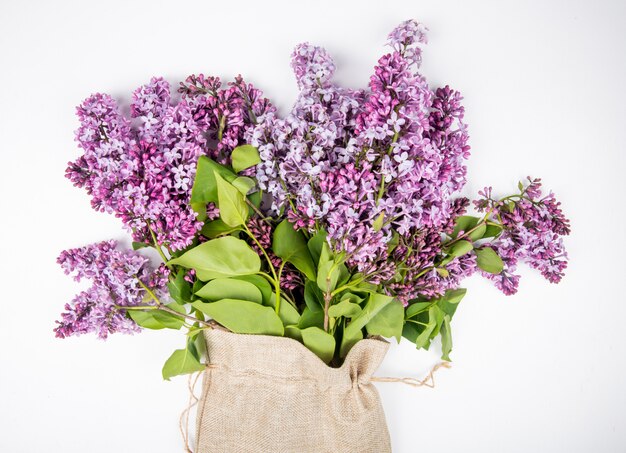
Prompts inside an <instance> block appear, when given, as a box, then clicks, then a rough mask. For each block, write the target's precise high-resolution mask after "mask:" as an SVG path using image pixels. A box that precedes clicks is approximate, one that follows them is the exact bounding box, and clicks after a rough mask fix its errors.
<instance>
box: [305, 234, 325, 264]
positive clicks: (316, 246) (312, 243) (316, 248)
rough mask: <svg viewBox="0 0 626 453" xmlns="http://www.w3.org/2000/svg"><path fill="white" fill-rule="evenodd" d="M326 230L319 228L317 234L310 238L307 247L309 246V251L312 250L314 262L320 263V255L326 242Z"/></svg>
mask: <svg viewBox="0 0 626 453" xmlns="http://www.w3.org/2000/svg"><path fill="white" fill-rule="evenodd" d="M326 236H327V234H326V231H324V230H319V231H318V232H317V233H315V235H313V236H312V237H311V239H309V242H308V244H307V247H308V248H309V252H311V257H312V258H313V262H314V263H316V264H317V263H319V261H320V255H321V254H322V246H323V245H324V244H326Z"/></svg>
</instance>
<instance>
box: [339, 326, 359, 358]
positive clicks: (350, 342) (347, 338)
mask: <svg viewBox="0 0 626 453" xmlns="http://www.w3.org/2000/svg"><path fill="white" fill-rule="evenodd" d="M362 339H363V331H362V330H361V329H352V330H347V329H344V330H343V336H342V337H341V346H340V347H339V355H340V356H341V357H345V356H347V355H348V352H350V349H352V347H353V346H354V345H355V344H357V343H358V342H359V341H361V340H362Z"/></svg>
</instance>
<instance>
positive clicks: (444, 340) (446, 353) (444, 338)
mask: <svg viewBox="0 0 626 453" xmlns="http://www.w3.org/2000/svg"><path fill="white" fill-rule="evenodd" d="M450 351H452V331H451V328H450V316H449V315H445V316H444V317H443V325H442V326H441V353H442V354H441V358H442V359H443V360H447V361H448V362H449V361H450Z"/></svg>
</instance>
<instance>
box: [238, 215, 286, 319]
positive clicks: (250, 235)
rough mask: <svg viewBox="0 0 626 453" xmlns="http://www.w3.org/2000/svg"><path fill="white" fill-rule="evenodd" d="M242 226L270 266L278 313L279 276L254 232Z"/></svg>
mask: <svg viewBox="0 0 626 453" xmlns="http://www.w3.org/2000/svg"><path fill="white" fill-rule="evenodd" d="M243 228H244V231H245V232H246V234H247V235H248V236H249V237H250V239H252V240H253V241H254V243H255V244H256V245H257V247H259V250H261V253H263V256H264V257H265V260H266V261H267V264H268V266H269V268H270V272H271V273H272V277H273V279H274V290H275V292H276V313H277V314H278V310H280V277H279V276H278V275H276V269H275V268H274V265H273V264H272V260H271V259H270V257H269V255H268V254H267V252H266V251H265V248H264V247H263V246H262V245H261V243H260V242H259V240H258V239H257V238H256V237H255V236H254V234H252V231H250V229H249V228H248V226H247V225H246V224H245V223H244V225H243Z"/></svg>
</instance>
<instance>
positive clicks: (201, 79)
mask: <svg viewBox="0 0 626 453" xmlns="http://www.w3.org/2000/svg"><path fill="white" fill-rule="evenodd" d="M178 91H179V92H180V93H182V95H183V99H184V101H185V102H186V103H188V104H189V106H190V109H191V112H192V116H193V120H194V121H195V123H196V124H197V125H198V126H199V127H200V128H201V129H202V130H203V131H204V132H205V135H206V136H207V139H208V140H209V144H210V146H209V150H208V152H207V155H209V157H211V158H212V159H214V160H216V161H217V162H219V163H221V164H229V163H230V151H232V150H233V149H234V148H235V147H237V146H239V145H241V144H243V143H244V134H245V132H246V131H247V130H248V129H250V128H251V127H253V125H254V124H255V123H256V122H257V121H258V120H259V119H262V118H263V117H264V116H265V115H266V114H268V113H272V112H274V111H275V108H274V106H273V105H272V104H271V103H270V102H269V100H268V99H267V98H265V97H263V93H262V92H261V91H260V90H258V89H256V88H254V86H252V85H251V84H248V83H246V82H244V80H243V79H242V78H241V76H238V77H236V78H235V81H234V82H233V83H230V84H228V86H227V87H226V88H222V82H221V80H220V79H219V77H206V76H204V75H203V74H199V75H197V76H196V75H191V76H189V77H187V79H186V81H185V82H181V84H180V88H179V89H178Z"/></svg>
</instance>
